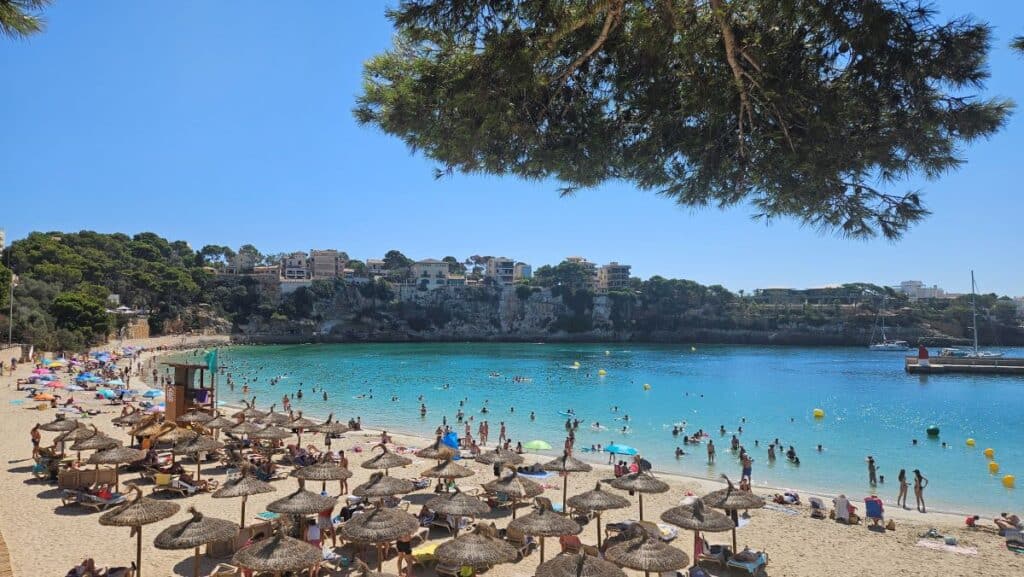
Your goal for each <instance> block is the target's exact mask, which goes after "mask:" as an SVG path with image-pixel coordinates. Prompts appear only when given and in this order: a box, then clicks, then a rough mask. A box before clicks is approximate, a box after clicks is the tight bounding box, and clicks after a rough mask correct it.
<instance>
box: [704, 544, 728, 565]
mask: <svg viewBox="0 0 1024 577" xmlns="http://www.w3.org/2000/svg"><path fill="white" fill-rule="evenodd" d="M730 553H731V551H730V550H729V547H728V546H727V545H708V546H707V547H705V548H704V552H703V553H701V555H700V558H699V559H698V561H699V562H702V563H713V564H715V565H721V566H722V567H725V563H726V561H728V559H729V554H730Z"/></svg>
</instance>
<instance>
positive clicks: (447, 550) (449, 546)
mask: <svg viewBox="0 0 1024 577" xmlns="http://www.w3.org/2000/svg"><path fill="white" fill-rule="evenodd" d="M497 533H498V530H497V529H495V528H494V525H490V526H485V525H481V526H478V527H477V528H476V529H474V530H473V531H472V532H471V533H466V534H465V535H462V536H460V537H456V538H454V539H452V540H451V541H446V542H444V543H442V544H441V545H440V546H439V547H438V548H437V550H436V551H434V555H435V556H436V557H437V558H438V560H440V561H442V562H444V563H449V564H452V565H458V566H460V567H461V566H463V565H468V566H470V567H493V566H494V565H498V564H500V563H511V562H512V561H515V560H516V556H517V554H518V551H517V550H516V548H515V547H513V546H512V545H510V544H508V542H506V541H504V540H502V539H499V538H497V536H496V535H497Z"/></svg>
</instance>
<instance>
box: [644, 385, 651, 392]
mask: <svg viewBox="0 0 1024 577" xmlns="http://www.w3.org/2000/svg"><path fill="white" fill-rule="evenodd" d="M644 390H645V391H649V390H651V385H648V384H647V383H644Z"/></svg>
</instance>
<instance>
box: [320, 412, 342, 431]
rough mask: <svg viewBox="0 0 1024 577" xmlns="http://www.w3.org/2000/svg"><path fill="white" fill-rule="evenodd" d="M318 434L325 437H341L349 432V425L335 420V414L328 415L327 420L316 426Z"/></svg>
mask: <svg viewBox="0 0 1024 577" xmlns="http://www.w3.org/2000/svg"><path fill="white" fill-rule="evenodd" d="M316 432H318V433H323V434H325V435H341V434H344V433H347V432H348V425H346V424H345V423H342V422H340V421H335V420H334V413H331V414H329V415H327V420H326V421H324V422H323V423H322V424H319V425H317V426H316Z"/></svg>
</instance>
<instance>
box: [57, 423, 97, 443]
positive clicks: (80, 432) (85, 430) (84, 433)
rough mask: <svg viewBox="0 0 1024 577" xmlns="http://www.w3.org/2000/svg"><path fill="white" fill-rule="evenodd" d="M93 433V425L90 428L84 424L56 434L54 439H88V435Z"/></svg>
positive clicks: (68, 441)
mask: <svg viewBox="0 0 1024 577" xmlns="http://www.w3.org/2000/svg"><path fill="white" fill-rule="evenodd" d="M95 434H96V428H95V427H91V428H90V427H87V426H85V425H79V426H78V427H77V428H75V429H72V430H70V431H67V432H64V433H61V434H59V435H57V437H56V439H55V440H56V441H57V442H59V443H74V442H77V441H81V440H84V439H88V438H89V437H91V436H93V435H95Z"/></svg>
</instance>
